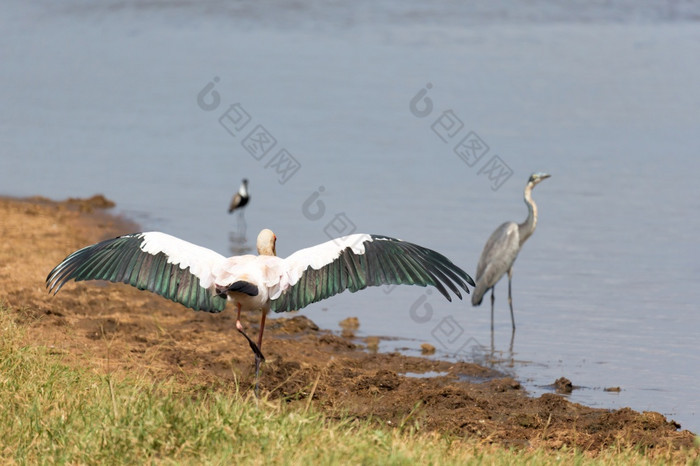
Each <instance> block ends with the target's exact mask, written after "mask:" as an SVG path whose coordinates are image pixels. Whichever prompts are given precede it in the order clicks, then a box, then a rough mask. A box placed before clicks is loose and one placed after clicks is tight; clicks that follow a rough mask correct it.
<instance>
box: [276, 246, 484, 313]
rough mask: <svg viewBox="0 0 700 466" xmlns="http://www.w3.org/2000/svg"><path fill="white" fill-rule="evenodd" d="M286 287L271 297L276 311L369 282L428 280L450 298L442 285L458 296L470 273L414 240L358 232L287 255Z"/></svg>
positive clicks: (393, 282) (292, 308) (423, 284)
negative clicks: (287, 277)
mask: <svg viewBox="0 0 700 466" xmlns="http://www.w3.org/2000/svg"><path fill="white" fill-rule="evenodd" d="M285 263H286V266H287V269H288V274H289V286H287V287H285V288H284V289H281V290H280V292H279V293H278V294H276V295H272V296H271V305H270V308H271V309H272V310H273V311H275V312H283V311H291V310H294V309H301V308H303V307H305V306H308V305H309V304H311V303H315V302H317V301H320V300H322V299H326V298H328V297H330V296H333V295H336V294H338V293H341V292H343V291H345V290H350V291H351V292H355V291H358V290H362V289H364V288H366V287H368V286H379V285H420V286H427V285H431V286H434V287H436V288H437V289H438V290H439V291H440V293H442V294H443V295H444V296H445V297H446V298H447V299H448V300H450V301H451V300H452V299H451V297H450V295H449V293H448V292H447V290H446V289H445V286H444V285H447V287H448V288H449V289H450V290H452V292H453V293H454V294H455V295H457V296H458V297H459V298H460V299H461V298H462V295H461V294H460V292H459V288H458V287H461V288H462V289H463V290H465V291H466V292H467V293H469V289H468V288H467V283H469V284H470V285H472V286H473V285H474V281H473V280H472V279H471V277H470V276H469V275H468V274H467V273H466V272H465V271H464V270H462V269H460V268H459V267H457V266H456V265H454V264H453V263H452V262H451V261H450V260H449V259H447V258H446V257H445V256H443V255H441V254H439V253H437V252H435V251H433V250H431V249H427V248H424V247H422V246H418V245H416V244H412V243H408V242H405V241H401V240H397V239H394V238H389V237H386V236H378V235H365V234H357V235H350V236H346V237H343V238H338V239H336V240H333V241H329V242H326V243H323V244H320V245H318V246H314V247H311V248H307V249H302V250H300V251H297V252H296V253H294V254H292V255H291V256H289V257H288V258H287V259H285Z"/></svg>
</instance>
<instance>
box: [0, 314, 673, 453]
mask: <svg viewBox="0 0 700 466" xmlns="http://www.w3.org/2000/svg"><path fill="white" fill-rule="evenodd" d="M13 315H15V316H16V313H12V312H11V311H9V310H8V308H7V307H6V306H2V305H0V439H2V440H0V463H2V464H7V463H19V464H46V463H50V464H55V463H58V464H66V463H68V464H144V463H158V464H162V463H165V464H227V465H228V464H406V465H408V464H465V463H474V464H537V465H539V464H567V465H568V464H588V463H590V462H591V461H592V460H590V459H587V458H586V457H585V456H583V455H582V454H580V453H576V452H571V451H560V452H550V451H543V450H538V451H534V452H521V451H511V450H506V449H503V448H499V447H493V446H483V445H481V444H479V443H477V442H476V441H474V440H460V439H454V438H448V437H446V436H440V435H436V434H424V433H416V432H412V431H410V430H409V429H406V430H404V431H401V430H400V429H391V428H386V429H385V428H379V427H377V424H376V423H375V424H373V423H370V422H360V421H357V420H351V419H346V420H341V421H331V420H329V419H326V418H324V416H323V415H321V414H319V413H316V412H313V409H312V410H309V411H306V412H305V411H304V410H303V409H298V408H290V407H287V406H285V405H283V404H281V403H276V402H268V401H257V400H255V399H253V398H250V397H244V396H241V395H239V394H237V393H234V394H233V395H231V394H225V393H221V392H216V391H213V390H210V389H207V388H203V387H197V386H192V387H189V386H188V387H185V386H182V385H180V384H177V383H176V382H174V381H158V382H152V381H150V380H147V379H141V378H138V377H133V378H129V379H120V380H117V379H116V378H115V379H112V378H110V377H109V376H103V375H98V374H95V373H93V372H91V371H88V370H83V369H76V368H74V367H69V366H66V365H65V364H62V363H60V362H58V361H57V359H58V358H57V356H56V355H53V354H51V352H50V350H49V349H47V348H45V347H41V346H31V345H30V346H28V345H26V344H24V343H23V342H24V341H25V336H26V335H25V332H27V331H29V330H28V329H25V328H23V327H22V326H18V325H16V324H15V323H14V321H13ZM594 462H596V463H600V464H632V463H634V464H657V463H663V460H658V461H654V462H652V461H650V460H649V459H647V458H646V457H644V456H642V455H641V454H640V453H637V452H636V451H634V450H630V449H626V450H623V451H621V452H615V451H612V450H611V451H610V452H606V453H604V454H603V455H601V456H599V457H598V458H597V459H596V460H595V461H594Z"/></svg>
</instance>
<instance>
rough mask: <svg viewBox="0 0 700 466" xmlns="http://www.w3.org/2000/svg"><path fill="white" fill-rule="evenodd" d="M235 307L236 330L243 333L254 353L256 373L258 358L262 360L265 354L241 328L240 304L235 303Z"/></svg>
mask: <svg viewBox="0 0 700 466" xmlns="http://www.w3.org/2000/svg"><path fill="white" fill-rule="evenodd" d="M236 308H237V309H238V313H237V314H236V330H238V331H239V332H241V335H243V336H244V337H245V339H246V340H248V344H249V345H250V349H252V350H253V353H255V367H256V373H257V367H258V364H260V363H259V360H262V361H264V360H265V356H263V354H262V352H261V351H260V348H259V347H258V345H256V344H255V343H254V342H253V340H251V339H250V337H249V336H248V335H247V334H246V333H245V331H244V330H243V325H242V324H241V305H240V304H236Z"/></svg>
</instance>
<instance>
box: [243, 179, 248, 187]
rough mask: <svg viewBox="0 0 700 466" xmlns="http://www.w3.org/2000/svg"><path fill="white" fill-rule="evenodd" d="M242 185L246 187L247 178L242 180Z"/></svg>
mask: <svg viewBox="0 0 700 466" xmlns="http://www.w3.org/2000/svg"><path fill="white" fill-rule="evenodd" d="M243 185H245V186H248V178H243Z"/></svg>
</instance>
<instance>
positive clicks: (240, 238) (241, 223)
mask: <svg viewBox="0 0 700 466" xmlns="http://www.w3.org/2000/svg"><path fill="white" fill-rule="evenodd" d="M243 212H244V210H239V211H238V212H237V213H236V229H235V230H233V231H231V232H229V234H228V242H229V251H231V254H232V255H234V256H240V255H243V254H249V253H251V252H253V248H252V247H251V246H250V245H249V244H248V238H247V236H246V234H247V230H248V226H247V224H246V221H245V214H244V213H243Z"/></svg>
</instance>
